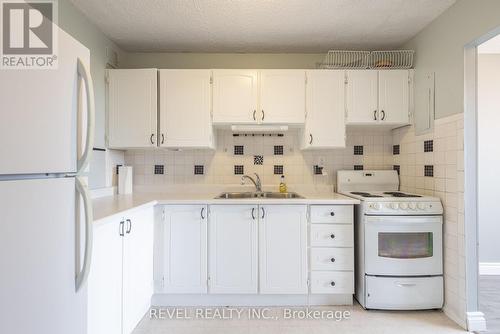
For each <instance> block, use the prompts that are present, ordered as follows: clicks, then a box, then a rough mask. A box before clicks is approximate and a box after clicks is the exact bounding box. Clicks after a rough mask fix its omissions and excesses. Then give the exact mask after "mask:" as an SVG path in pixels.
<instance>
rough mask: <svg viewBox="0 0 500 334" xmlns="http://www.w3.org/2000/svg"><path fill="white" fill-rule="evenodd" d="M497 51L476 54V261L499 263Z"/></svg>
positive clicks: (499, 63) (499, 92)
mask: <svg viewBox="0 0 500 334" xmlns="http://www.w3.org/2000/svg"><path fill="white" fill-rule="evenodd" d="M499 124H500V54H479V56H478V129H479V131H478V158H479V161H478V177H479V184H478V196H479V201H478V202H479V203H478V204H479V210H478V214H479V262H481V263H483V262H490V263H500V248H499V245H498V236H499V231H500V219H499V216H498V192H499V190H500V176H499V175H498V166H500V146H499V145H498V135H499V133H498V131H499V129H500V126H499Z"/></svg>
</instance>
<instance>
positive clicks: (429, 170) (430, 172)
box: [424, 165, 434, 177]
mask: <svg viewBox="0 0 500 334" xmlns="http://www.w3.org/2000/svg"><path fill="white" fill-rule="evenodd" d="M424 176H430V177H433V176H434V166H432V165H425V166H424Z"/></svg>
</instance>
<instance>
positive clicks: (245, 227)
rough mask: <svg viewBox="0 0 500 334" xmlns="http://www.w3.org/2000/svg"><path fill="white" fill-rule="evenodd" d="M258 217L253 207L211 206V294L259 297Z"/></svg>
mask: <svg viewBox="0 0 500 334" xmlns="http://www.w3.org/2000/svg"><path fill="white" fill-rule="evenodd" d="M257 216H258V213H257V207H256V206H253V205H213V206H210V220H209V224H210V226H209V235H210V238H209V277H210V278H209V292H210V293H236V294H237V293H257V280H258V276H257V261H258V258H257V242H258V239H257V238H258V236H257V224H258V217H257Z"/></svg>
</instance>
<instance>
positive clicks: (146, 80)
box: [107, 69, 157, 148]
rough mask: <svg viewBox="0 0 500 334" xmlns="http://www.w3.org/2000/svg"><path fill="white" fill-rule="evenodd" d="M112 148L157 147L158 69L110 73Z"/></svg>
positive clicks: (110, 144) (109, 129)
mask: <svg viewBox="0 0 500 334" xmlns="http://www.w3.org/2000/svg"><path fill="white" fill-rule="evenodd" d="M107 83H108V87H107V88H108V90H107V93H108V94H107V97H108V118H107V123H108V124H107V125H108V126H107V128H108V131H107V144H108V147H109V148H139V147H155V146H156V144H157V137H156V126H157V123H156V121H157V101H156V100H157V70H156V69H138V70H135V69H134V70H108V72H107Z"/></svg>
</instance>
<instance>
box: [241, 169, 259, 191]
mask: <svg viewBox="0 0 500 334" xmlns="http://www.w3.org/2000/svg"><path fill="white" fill-rule="evenodd" d="M254 174H255V180H254V178H253V177H251V176H248V175H243V176H241V185H244V184H245V179H249V180H250V181H252V183H253V185H254V186H255V190H256V191H257V192H259V193H260V192H262V183H261V182H260V177H259V174H257V173H254Z"/></svg>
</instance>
